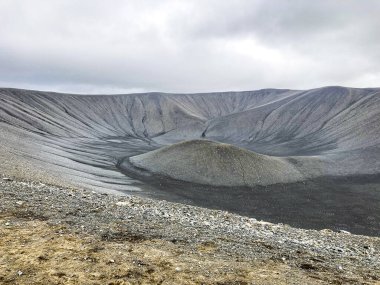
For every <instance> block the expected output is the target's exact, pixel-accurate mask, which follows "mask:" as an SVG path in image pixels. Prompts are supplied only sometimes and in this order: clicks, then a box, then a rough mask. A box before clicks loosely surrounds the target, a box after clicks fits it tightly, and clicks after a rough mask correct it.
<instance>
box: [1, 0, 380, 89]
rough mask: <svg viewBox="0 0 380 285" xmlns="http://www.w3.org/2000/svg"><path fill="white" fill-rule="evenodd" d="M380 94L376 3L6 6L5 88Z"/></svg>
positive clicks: (54, 1) (299, 0)
mask: <svg viewBox="0 0 380 285" xmlns="http://www.w3.org/2000/svg"><path fill="white" fill-rule="evenodd" d="M327 85H343V86H352V87H380V1H378V0H363V1H360V0H355V1H353V0H352V1H351V0H318V1H308V0H289V1H287V0H257V1H256V0H246V1H244V0H241V1H239V0H230V1H228V0H225V1H222V0H215V1H213V0H210V1H208V0H199V1H195V0H194V1H185V0H183V1H169V0H168V1H163V0H161V1H156V0H152V1H142V0H136V1H128V0H107V1H106V0H87V1H86V0H81V1H77V0H61V1H60V0H41V1H40V0H24V1H22V0H0V86H2V87H18V88H29V89H39V90H52V91H63V92H74V93H129V92H144V91H163V92H208V91H229V90H254V89H261V88H291V89H308V88H313V87H320V86H327Z"/></svg>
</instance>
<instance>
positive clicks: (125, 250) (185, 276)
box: [0, 215, 339, 285]
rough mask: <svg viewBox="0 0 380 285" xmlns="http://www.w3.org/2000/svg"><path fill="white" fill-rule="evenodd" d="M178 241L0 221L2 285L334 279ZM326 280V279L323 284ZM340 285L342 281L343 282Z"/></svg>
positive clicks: (219, 284)
mask: <svg viewBox="0 0 380 285" xmlns="http://www.w3.org/2000/svg"><path fill="white" fill-rule="evenodd" d="M184 249H185V248H184V247H182V246H181V245H180V244H178V243H172V242H169V241H162V240H141V239H137V240H135V239H130V240H129V241H108V240H102V239H100V238H96V237H93V236H83V235H79V234H73V233H70V231H69V229H67V228H66V227H64V226H52V225H49V224H48V223H47V222H46V221H41V220H26V219H24V218H20V217H15V216H13V215H12V216H9V215H8V216H2V217H0V252H1V255H0V284H215V285H238V284H241V285H245V284H324V283H325V281H327V280H330V281H331V279H330V277H331V276H330V277H329V276H323V275H320V274H317V273H313V274H311V273H310V272H309V271H305V270H302V269H291V268H290V267H289V266H288V265H286V264H284V263H279V262H274V261H268V262H266V263H262V262H261V263H259V262H239V261H236V260H233V258H221V257H220V256H219V257H217V256H216V255H215V254H213V252H214V251H215V245H214V244H212V243H203V244H199V245H198V246H197V250H196V251H194V252H188V251H187V252H186V251H185V250H184ZM323 279H325V281H323ZM337 284H339V283H337Z"/></svg>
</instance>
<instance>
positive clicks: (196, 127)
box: [0, 87, 380, 190]
mask: <svg viewBox="0 0 380 285" xmlns="http://www.w3.org/2000/svg"><path fill="white" fill-rule="evenodd" d="M379 122H380V89H354V88H343V87H325V88H319V89H313V90H307V91H292V90H277V89H265V90H258V91H249V92H225V93H210V94H164V93H145V94H129V95H107V96H102V95H91V96H90V95H70V94H58V93H48V92H37V91H30V90H17V89H0V132H1V137H2V139H1V152H2V156H3V158H4V159H3V160H4V162H3V163H2V164H3V169H4V170H7V171H8V172H9V173H11V174H17V175H23V176H27V175H28V173H21V172H23V171H24V172H25V170H21V169H16V168H17V167H16V166H15V163H14V161H17V162H18V163H19V165H24V168H23V169H27V172H29V171H30V172H33V173H34V174H35V175H37V174H38V175H43V176H44V177H45V179H46V177H49V178H51V179H52V180H57V179H63V180H65V181H69V182H70V183H72V184H73V185H81V186H88V185H91V186H92V187H101V188H106V189H115V190H125V189H128V190H133V189H137V188H136V186H138V184H139V183H141V182H139V181H135V180H134V179H130V178H129V179H128V178H127V177H125V176H124V175H122V174H121V173H120V172H119V171H118V169H117V168H116V165H117V163H118V162H119V161H120V160H122V159H123V158H125V157H130V156H134V155H138V154H142V153H145V152H147V151H150V150H154V149H157V148H159V147H160V146H162V145H168V144H172V143H175V142H179V141H183V140H187V139H199V138H207V139H209V140H214V141H220V142H227V143H230V144H234V145H236V146H240V147H243V148H246V149H249V150H252V151H255V152H257V153H261V154H266V155H274V156H288V157H289V158H288V160H291V161H292V163H293V164H294V165H297V167H298V169H300V170H301V172H302V174H303V176H304V177H307V178H310V177H318V176H325V175H352V174H376V173H379V172H380V162H379V161H380V159H379V158H380V123H379ZM297 179H298V178H297ZM128 185H129V186H128Z"/></svg>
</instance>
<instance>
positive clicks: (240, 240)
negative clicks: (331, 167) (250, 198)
mask: <svg viewBox="0 0 380 285" xmlns="http://www.w3.org/2000/svg"><path fill="white" fill-rule="evenodd" d="M0 201H1V203H0V252H1V254H0V284H218V285H222V284H225V285H227V284H228V285H232V284H236V285H237V284H380V238H376V237H365V236H357V235H352V234H350V233H347V232H341V233H337V232H332V231H330V230H322V231H314V230H301V229H295V228H291V227H289V226H287V225H275V224H270V223H265V222H261V221H257V220H255V219H252V218H247V217H241V216H237V215H233V214H230V213H227V212H223V211H216V210H208V209H202V208H197V207H192V206H186V205H182V204H175V203H169V202H165V201H156V200H150V199H146V198H139V197H131V196H116V195H107V194H101V193H97V192H91V191H87V190H81V189H73V188H59V187H54V186H49V185H45V184H41V183H38V182H21V181H12V180H11V179H6V178H3V179H2V180H1V181H0Z"/></svg>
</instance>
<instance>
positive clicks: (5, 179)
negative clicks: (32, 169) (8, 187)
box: [3, 177, 13, 182]
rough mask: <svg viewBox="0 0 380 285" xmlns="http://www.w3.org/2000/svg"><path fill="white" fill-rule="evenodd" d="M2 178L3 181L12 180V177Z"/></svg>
mask: <svg viewBox="0 0 380 285" xmlns="http://www.w3.org/2000/svg"><path fill="white" fill-rule="evenodd" d="M3 180H4V181H7V182H11V181H13V179H12V178H9V177H3Z"/></svg>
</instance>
